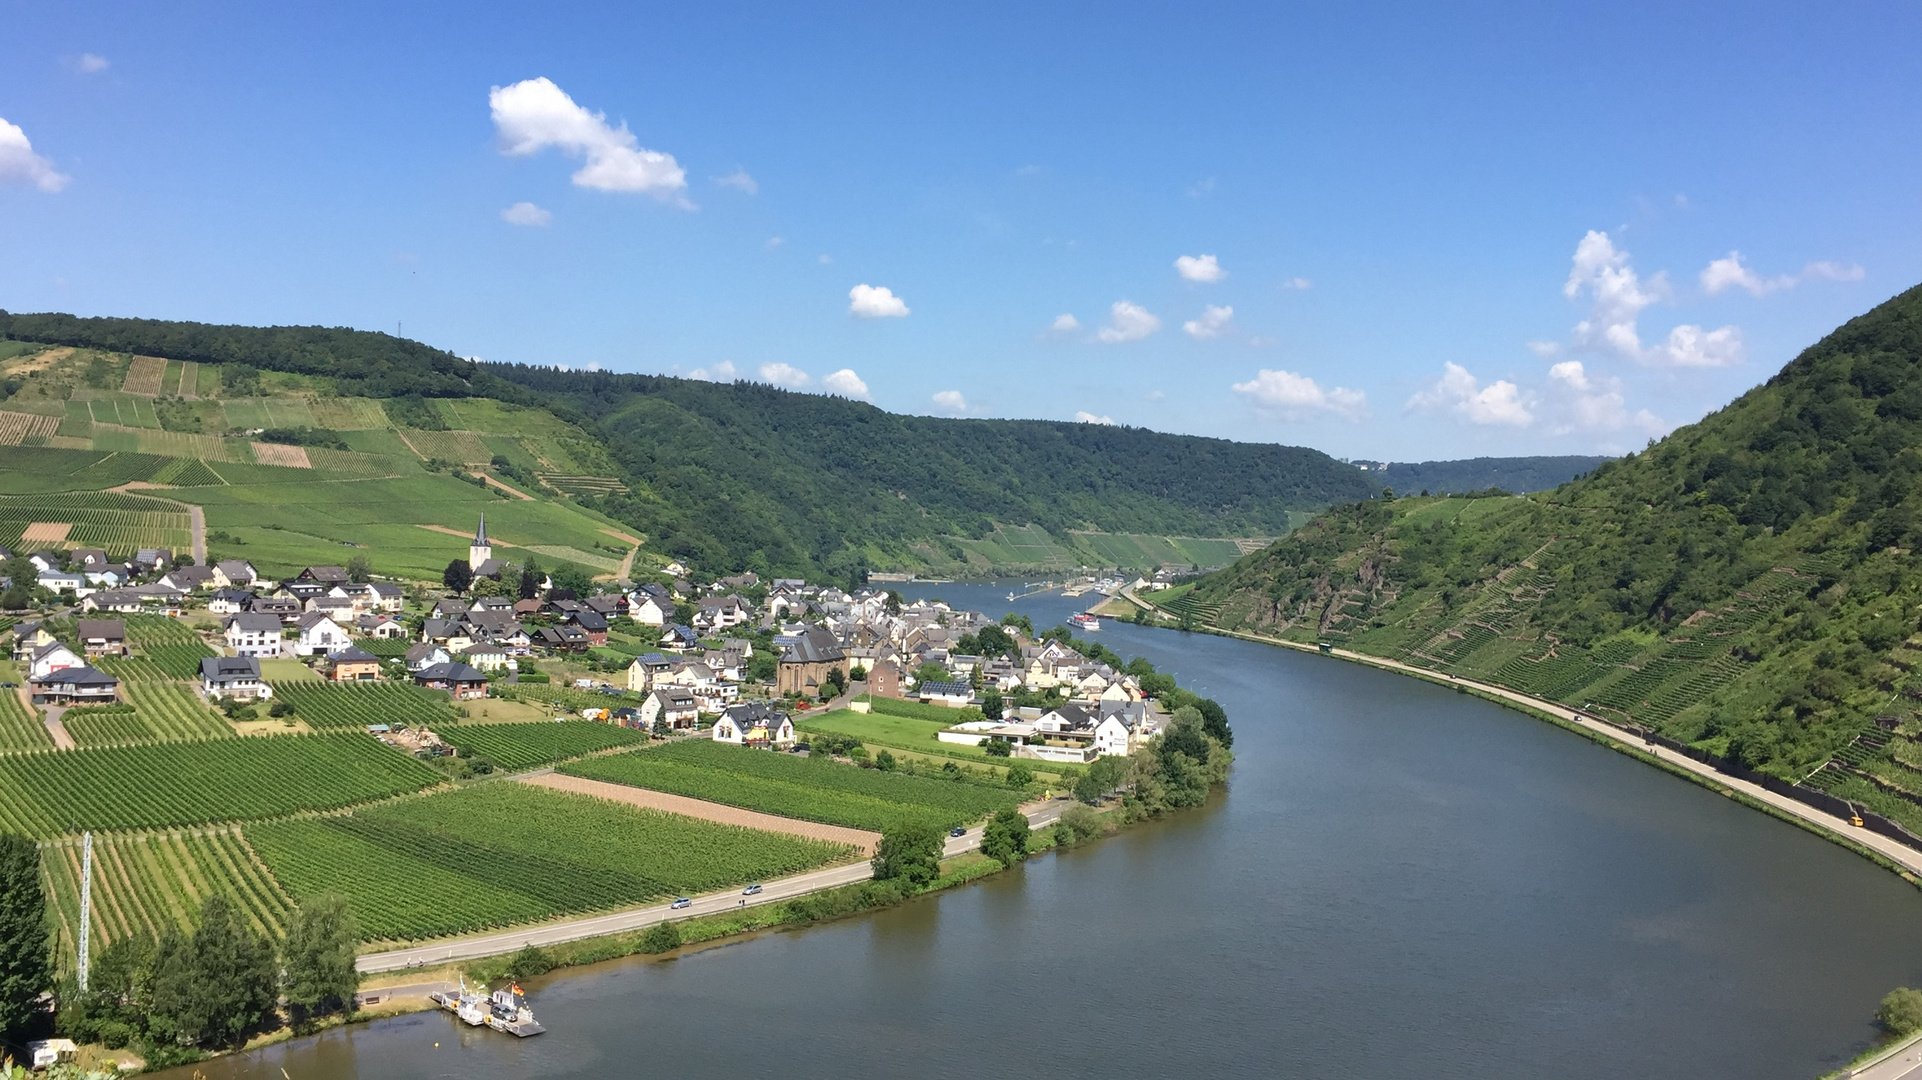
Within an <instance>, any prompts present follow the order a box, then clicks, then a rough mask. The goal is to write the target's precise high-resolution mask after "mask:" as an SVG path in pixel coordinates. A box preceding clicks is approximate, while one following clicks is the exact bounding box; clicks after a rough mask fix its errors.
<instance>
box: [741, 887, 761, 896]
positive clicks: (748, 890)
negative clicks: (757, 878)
mask: <svg viewBox="0 0 1922 1080" xmlns="http://www.w3.org/2000/svg"><path fill="white" fill-rule="evenodd" d="M760 891H761V887H760V886H759V885H749V886H748V887H747V888H745V889H742V890H741V895H742V896H753V895H755V894H757V893H759V892H760Z"/></svg>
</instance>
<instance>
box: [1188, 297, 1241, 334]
mask: <svg viewBox="0 0 1922 1080" xmlns="http://www.w3.org/2000/svg"><path fill="white" fill-rule="evenodd" d="M1234 325H1235V309H1234V308H1231V307H1227V306H1225V305H1224V306H1220V307H1217V306H1215V305H1214V304H1209V305H1208V306H1207V307H1205V308H1203V309H1202V312H1201V318H1199V319H1190V320H1188V321H1187V322H1185V323H1182V324H1181V329H1182V330H1184V331H1186V332H1187V334H1188V336H1189V337H1191V338H1194V339H1195V340H1196V341H1205V340H1207V339H1208V338H1213V337H1220V336H1221V335H1222V334H1224V333H1226V332H1228V331H1229V330H1231V329H1233V328H1234Z"/></svg>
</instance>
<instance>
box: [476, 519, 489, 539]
mask: <svg viewBox="0 0 1922 1080" xmlns="http://www.w3.org/2000/svg"><path fill="white" fill-rule="evenodd" d="M474 543H476V544H485V543H487V515H486V514H482V515H481V516H480V528H478V529H475V530H474Z"/></svg>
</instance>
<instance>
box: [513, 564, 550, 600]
mask: <svg viewBox="0 0 1922 1080" xmlns="http://www.w3.org/2000/svg"><path fill="white" fill-rule="evenodd" d="M543 576H544V575H542V573H541V564H540V562H539V561H537V560H536V559H534V558H533V557H532V556H529V557H528V560H527V561H526V562H525V563H522V564H521V580H520V588H519V589H517V590H515V591H516V592H517V593H518V594H519V596H520V598H521V599H522V600H533V599H535V598H536V597H538V596H540V594H541V580H542V578H543Z"/></svg>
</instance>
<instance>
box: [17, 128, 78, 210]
mask: <svg viewBox="0 0 1922 1080" xmlns="http://www.w3.org/2000/svg"><path fill="white" fill-rule="evenodd" d="M70 179H72V177H69V176H67V175H66V174H65V173H62V172H58V171H56V170H55V169H54V167H53V162H51V161H48V160H47V159H46V158H43V157H41V156H40V155H39V154H36V153H34V152H33V144H32V143H30V142H28V141H27V133H26V132H24V131H22V130H20V129H19V128H18V127H16V126H14V125H12V124H9V123H7V120H6V117H4V116H0V184H4V183H8V182H19V183H27V184H32V185H33V186H34V187H37V188H39V189H40V190H41V191H46V192H54V191H59V190H60V189H61V188H63V187H66V186H67V181H68V180H70Z"/></svg>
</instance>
